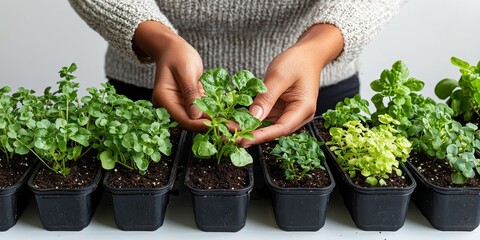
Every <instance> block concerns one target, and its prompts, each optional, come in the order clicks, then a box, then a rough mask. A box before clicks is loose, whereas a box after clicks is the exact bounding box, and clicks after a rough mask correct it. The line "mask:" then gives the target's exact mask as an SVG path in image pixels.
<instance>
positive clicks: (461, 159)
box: [371, 59, 480, 184]
mask: <svg viewBox="0 0 480 240" xmlns="http://www.w3.org/2000/svg"><path fill="white" fill-rule="evenodd" d="M452 62H454V64H456V65H461V66H463V67H465V68H467V65H468V64H467V65H466V63H464V62H461V61H460V60H458V59H452ZM468 66H469V65H468ZM470 68H471V69H473V67H470ZM465 71H467V70H465ZM408 74H409V72H408V68H407V67H406V66H405V65H404V64H403V63H402V62H400V61H398V62H396V63H395V64H394V65H393V66H392V69H391V70H385V71H384V72H382V76H381V78H380V79H379V80H376V81H374V82H372V84H371V87H372V89H373V90H374V91H376V92H378V93H377V94H376V95H375V96H374V97H373V98H372V102H374V103H375V106H376V108H377V111H376V112H375V113H374V114H372V115H373V116H378V115H379V114H382V113H388V114H389V115H390V116H392V117H393V118H395V119H398V120H399V121H400V122H401V125H400V126H399V127H397V129H398V130H399V131H400V133H401V134H402V135H404V136H406V137H408V138H409V140H410V141H411V142H412V144H413V151H414V152H424V153H426V154H428V155H429V156H432V157H435V158H437V159H440V160H443V159H447V160H448V161H449V163H450V165H451V166H452V168H453V169H454V170H455V173H454V174H452V182H453V183H459V184H461V183H465V181H466V180H467V178H471V177H474V175H475V171H474V170H475V169H477V172H478V169H480V168H479V166H480V161H479V160H478V159H476V158H475V155H474V152H475V148H478V147H479V143H478V142H479V140H478V136H479V133H477V129H476V128H474V127H473V126H472V125H470V124H469V125H467V126H462V125H461V124H460V123H458V122H456V121H455V120H453V119H452V116H454V115H455V110H453V109H452V108H450V107H448V106H447V105H445V104H440V103H436V102H435V101H434V100H433V99H431V98H428V97H424V96H422V95H419V94H417V93H416V91H419V90H421V89H422V88H423V86H424V83H423V82H422V81H420V80H417V79H414V78H410V77H409V76H408ZM479 81H480V80H479ZM443 87H446V85H443ZM450 90H453V89H450ZM384 99H387V101H386V105H385V104H384ZM373 120H374V121H375V119H373Z"/></svg>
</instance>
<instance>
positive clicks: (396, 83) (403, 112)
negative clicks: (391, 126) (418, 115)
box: [370, 61, 425, 130]
mask: <svg viewBox="0 0 480 240" xmlns="http://www.w3.org/2000/svg"><path fill="white" fill-rule="evenodd" d="M409 74H410V72H409V70H408V68H407V66H406V65H405V64H404V63H403V62H402V61H397V62H395V63H394V64H393V65H392V69H386V70H384V71H383V72H382V74H381V75H380V79H377V80H375V81H373V82H372V83H371V84H370V87H371V88H372V90H373V91H375V92H377V94H375V95H374V96H373V97H372V103H373V104H374V105H375V108H376V111H375V113H373V114H372V120H373V121H374V122H377V121H378V120H377V119H378V116H379V115H383V114H388V115H390V116H391V117H392V118H394V119H396V120H398V121H399V122H400V125H399V126H398V127H397V128H399V129H401V130H404V129H406V128H408V127H410V125H411V122H410V119H411V118H412V117H413V116H414V115H415V112H416V109H415V107H414V103H413V102H414V101H415V99H416V98H417V97H418V96H419V95H418V94H417V93H416V92H418V91H420V90H422V89H423V87H424V85H425V84H424V83H423V82H422V81H420V80H418V79H415V78H412V77H409ZM384 100H386V104H385V103H384Z"/></svg>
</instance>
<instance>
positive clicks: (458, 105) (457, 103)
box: [435, 57, 480, 122]
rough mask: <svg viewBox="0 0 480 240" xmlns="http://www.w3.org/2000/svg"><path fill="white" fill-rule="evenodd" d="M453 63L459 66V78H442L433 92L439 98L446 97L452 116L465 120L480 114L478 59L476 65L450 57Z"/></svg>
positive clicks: (479, 64)
mask: <svg viewBox="0 0 480 240" xmlns="http://www.w3.org/2000/svg"><path fill="white" fill-rule="evenodd" d="M450 61H451V62H452V64H453V65H455V66H457V67H459V68H460V73H461V74H462V75H461V77H460V79H459V80H458V81H457V80H454V79H450V78H446V79H443V80H441V81H439V82H438V83H437V85H436V86H435V94H436V95H437V97H438V98H440V99H448V100H447V104H448V105H449V106H450V107H451V108H452V109H453V116H463V120H465V121H466V122H468V121H470V119H472V116H474V115H475V116H476V117H477V118H478V117H479V116H480V61H479V62H478V64H477V65H476V66H471V65H470V64H469V63H467V62H465V61H463V60H461V59H459V58H456V57H452V58H451V59H450Z"/></svg>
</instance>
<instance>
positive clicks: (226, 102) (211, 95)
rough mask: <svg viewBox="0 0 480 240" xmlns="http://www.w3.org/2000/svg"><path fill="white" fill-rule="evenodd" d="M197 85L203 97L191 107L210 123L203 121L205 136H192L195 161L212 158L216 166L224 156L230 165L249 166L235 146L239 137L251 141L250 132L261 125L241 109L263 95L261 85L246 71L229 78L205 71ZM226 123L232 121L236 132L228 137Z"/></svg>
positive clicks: (246, 157)
mask: <svg viewBox="0 0 480 240" xmlns="http://www.w3.org/2000/svg"><path fill="white" fill-rule="evenodd" d="M200 82H201V83H202V85H203V89H204V90H205V96H204V97H202V98H200V99H196V100H195V102H194V104H195V106H197V107H198V108H199V109H200V110H202V111H203V112H204V113H205V114H207V115H208V116H209V117H210V119H211V120H207V121H205V125H207V126H208V128H209V130H208V131H207V132H206V133H203V134H200V133H198V134H196V135H195V138H194V140H193V145H192V151H193V153H194V155H195V156H196V157H197V158H210V157H212V156H213V155H215V158H216V160H217V163H218V164H219V163H220V161H221V159H222V158H223V157H224V156H229V157H230V160H231V162H232V164H233V165H235V166H238V167H242V166H245V165H247V164H249V163H252V162H253V159H252V156H250V154H249V153H248V152H247V151H246V150H245V149H244V148H241V147H240V146H238V145H236V144H235V142H236V141H237V139H238V138H239V137H241V138H245V139H253V135H252V134H251V132H252V131H253V130H255V129H256V128H258V127H259V126H261V125H262V122H261V121H260V120H258V119H256V118H255V117H253V116H252V115H251V114H250V112H248V110H247V109H246V108H245V107H248V106H250V105H251V104H252V102H253V98H252V97H253V96H256V95H257V94H258V93H264V92H266V90H267V89H266V87H265V84H263V82H262V80H261V79H259V78H256V77H255V76H254V75H253V74H252V73H251V72H249V71H247V70H243V71H240V72H237V73H235V74H234V75H233V76H232V77H231V78H230V75H229V74H228V72H227V71H226V70H224V69H211V70H207V71H206V72H204V73H203V74H202V76H201V78H200ZM229 121H235V122H236V123H237V124H238V127H239V129H236V130H235V131H234V132H233V133H231V132H230V131H229V128H228V124H229Z"/></svg>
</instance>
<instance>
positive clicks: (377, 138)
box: [327, 114, 411, 186]
mask: <svg viewBox="0 0 480 240" xmlns="http://www.w3.org/2000/svg"><path fill="white" fill-rule="evenodd" d="M378 120H379V122H380V123H381V124H380V125H378V126H375V127H373V128H367V127H365V126H364V125H363V124H362V123H361V122H360V121H358V120H353V121H349V122H347V123H345V124H344V125H343V127H333V128H330V135H331V136H332V139H331V141H329V142H327V145H329V146H330V150H332V151H333V152H334V153H335V155H336V156H337V163H338V164H340V166H342V169H343V170H344V171H346V172H347V173H349V175H350V177H355V176H356V174H357V173H360V174H361V175H362V176H364V177H365V178H366V182H367V183H368V184H370V185H372V186H375V185H377V184H379V185H386V182H385V179H388V178H389V175H390V174H391V173H392V171H395V172H396V174H397V175H399V176H401V175H402V171H401V170H400V169H399V164H400V163H404V162H405V161H406V159H407V158H408V156H409V154H410V151H411V143H410V142H409V141H408V139H407V138H405V137H403V136H401V135H400V134H399V133H398V132H397V130H396V129H395V128H394V125H398V124H400V122H398V121H397V120H395V119H393V118H392V117H390V116H389V115H387V114H384V115H379V116H378Z"/></svg>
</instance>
